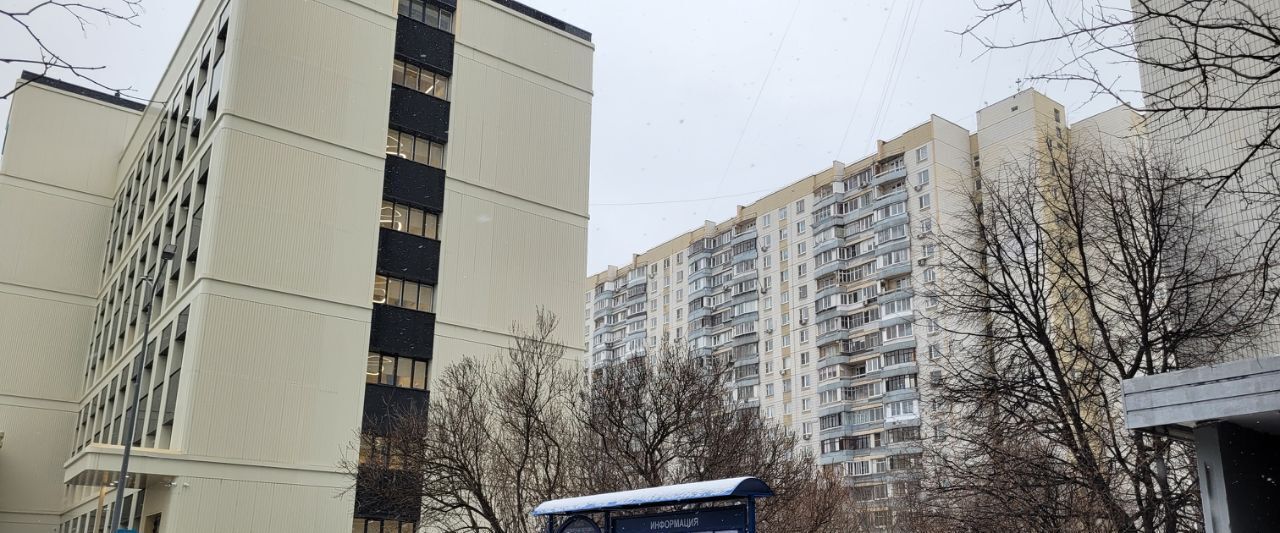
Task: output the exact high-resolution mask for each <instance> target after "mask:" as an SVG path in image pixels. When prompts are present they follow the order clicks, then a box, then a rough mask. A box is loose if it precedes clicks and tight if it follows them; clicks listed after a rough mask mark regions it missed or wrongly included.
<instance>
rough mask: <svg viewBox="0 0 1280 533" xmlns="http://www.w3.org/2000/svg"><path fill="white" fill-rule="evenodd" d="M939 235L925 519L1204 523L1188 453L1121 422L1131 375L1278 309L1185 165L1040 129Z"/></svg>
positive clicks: (1193, 352)
mask: <svg viewBox="0 0 1280 533" xmlns="http://www.w3.org/2000/svg"><path fill="white" fill-rule="evenodd" d="M1037 154H1039V155H1036V156H1033V157H1031V158H1029V162H1028V163H1027V164H1025V165H1023V166H1020V167H1016V168H1005V169H1001V172H1000V177H999V178H998V179H995V178H993V177H992V176H990V175H988V176H983V177H981V178H980V179H979V183H980V185H981V187H980V190H978V191H971V195H970V198H971V201H970V202H969V203H968V204H967V206H966V207H965V208H964V209H963V210H962V212H960V213H956V214H955V218H956V220H957V223H956V224H953V225H952V227H951V229H950V230H948V232H947V233H945V234H944V235H942V237H941V239H940V241H941V242H940V247H941V248H942V249H943V252H944V254H943V255H944V260H943V261H941V265H942V266H941V275H940V283H939V285H938V287H937V288H936V289H935V290H934V295H936V296H937V297H938V298H939V301H940V303H941V306H942V309H943V316H945V317H947V320H946V321H944V322H943V324H944V327H945V329H947V330H948V331H950V332H951V333H952V335H953V336H954V338H955V344H954V345H953V346H952V349H951V350H950V352H951V353H950V354H949V357H948V358H947V359H946V360H945V361H943V362H941V364H942V366H943V367H944V374H945V376H946V377H945V380H944V381H943V383H942V384H941V386H940V387H938V390H937V392H936V394H937V396H938V398H939V400H940V402H942V404H943V405H945V406H948V407H949V408H950V409H951V410H952V411H951V417H952V418H953V419H954V420H959V421H960V422H957V423H953V424H951V425H950V428H951V430H950V431H949V432H948V434H947V435H945V438H946V441H945V442H941V443H935V444H937V445H936V446H934V448H935V450H933V453H930V454H928V455H927V459H928V460H927V461H926V462H927V464H928V466H927V468H928V470H929V472H930V474H932V475H929V476H926V479H927V480H928V487H927V488H926V490H927V492H929V493H930V498H928V500H929V501H928V502H926V504H925V505H923V509H922V510H921V514H922V515H924V516H926V517H932V518H933V519H934V520H935V521H942V522H944V523H949V524H951V525H952V526H954V527H955V528H956V529H975V530H989V529H992V528H995V529H1005V528H1012V529H1016V530H1026V531H1097V530H1105V531H1142V532H1155V531H1164V532H1174V531H1194V530H1196V528H1197V527H1198V525H1197V517H1198V512H1199V506H1198V491H1197V489H1196V480H1195V472H1194V468H1193V464H1194V463H1193V460H1194V458H1193V456H1192V455H1191V453H1192V452H1191V450H1190V449H1189V448H1188V447H1187V446H1186V445H1185V444H1183V443H1181V442H1178V441H1175V440H1172V439H1170V438H1169V437H1167V436H1160V435H1149V434H1140V433H1134V432H1130V431H1127V430H1126V429H1125V428H1124V424H1123V420H1122V418H1121V416H1122V409H1121V405H1120V401H1121V396H1120V382H1121V381H1122V380H1124V379H1128V378H1131V377H1134V376H1138V375H1144V374H1153V373H1159V372H1165V371H1169V370H1173V369H1177V368H1185V367H1188V366H1195V365H1199V364H1204V363H1208V362H1213V361H1214V360H1216V358H1220V357H1223V356H1224V354H1229V353H1231V352H1233V351H1236V350H1239V349H1241V348H1242V347H1246V346H1248V345H1249V344H1250V343H1252V342H1254V341H1255V340H1256V338H1257V335H1258V334H1259V331H1260V330H1261V329H1262V328H1263V326H1265V325H1267V324H1268V323H1269V321H1271V320H1273V319H1274V318H1275V310H1276V291H1275V288H1276V287H1275V283H1274V280H1272V279H1271V274H1272V273H1273V269H1272V268H1271V267H1272V265H1271V264H1270V263H1269V261H1268V258H1269V254H1268V253H1266V252H1260V251H1259V250H1258V248H1257V247H1247V246H1238V243H1233V242H1231V241H1230V240H1225V241H1224V240H1223V238H1222V236H1221V235H1216V234H1214V233H1212V232H1208V231H1205V230H1204V227H1203V226H1202V223H1203V220H1202V219H1200V218H1198V217H1199V216H1200V215H1201V213H1202V212H1203V205H1204V202H1205V198H1206V197H1207V196H1209V195H1211V194H1212V192H1210V191H1207V190H1205V189H1204V188H1201V187H1199V186H1198V185H1196V184H1195V183H1194V182H1193V180H1192V179H1190V177H1189V176H1188V175H1187V174H1186V173H1185V172H1184V171H1181V170H1179V167H1178V165H1177V164H1175V163H1174V162H1171V161H1169V160H1168V159H1164V158H1159V157H1154V156H1152V155H1151V154H1149V153H1146V152H1144V151H1142V150H1140V149H1137V150H1134V151H1131V152H1125V153H1122V154H1116V153H1105V152H1100V151H1090V150H1085V149H1082V148H1075V147H1066V148H1063V147H1061V146H1060V145H1058V144H1057V143H1055V142H1046V144H1045V146H1044V147H1043V148H1042V150H1039V151H1037Z"/></svg>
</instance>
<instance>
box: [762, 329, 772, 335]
mask: <svg viewBox="0 0 1280 533" xmlns="http://www.w3.org/2000/svg"><path fill="white" fill-rule="evenodd" d="M764 332H765V333H766V334H773V328H769V329H766V330H764Z"/></svg>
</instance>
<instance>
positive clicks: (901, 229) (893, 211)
mask: <svg viewBox="0 0 1280 533" xmlns="http://www.w3.org/2000/svg"><path fill="white" fill-rule="evenodd" d="M1134 121H1135V120H1134V115H1133V113H1131V112H1129V111H1126V110H1112V111H1108V112H1105V113H1102V114H1099V115H1097V116H1094V117H1090V118H1088V119H1085V120H1082V121H1080V122H1078V123H1077V125H1078V126H1080V127H1082V128H1083V129H1087V130H1089V131H1091V132H1094V133H1101V132H1106V134H1107V135H1110V136H1113V137H1116V138H1119V137H1121V136H1123V134H1122V133H1120V132H1118V131H1115V130H1116V128H1120V127H1122V126H1121V125H1125V126H1124V127H1131V126H1132V124H1133V123H1134ZM977 125H978V127H977V131H975V132H970V131H968V130H966V129H965V128H962V127H960V126H958V125H956V124H955V123H952V122H950V121H947V120H945V119H943V118H940V117H937V116H932V117H930V118H929V120H928V121H926V122H925V123H923V124H921V125H919V126H916V127H914V128H912V129H910V130H908V131H906V132H904V133H903V134H901V135H899V136H897V137H894V138H892V139H889V140H886V141H882V142H880V143H879V144H878V146H877V151H876V153H874V154H870V155H868V156H865V157H863V158H862V159H859V160H858V161H855V162H853V163H848V164H846V163H842V162H838V161H837V162H835V163H833V164H832V166H831V167H830V168H827V169H824V170H822V171H821V172H818V173H817V174H814V175H811V176H807V177H804V178H802V179H800V180H798V181H795V182H793V183H791V184H789V185H787V186H785V187H783V188H781V189H779V190H778V191H776V192H774V193H771V194H768V195H766V196H764V197H763V198H761V199H759V200H757V201H755V202H753V203H751V204H748V205H744V206H739V207H738V213H737V215H736V216H734V217H733V218H731V219H728V220H725V221H721V222H718V223H717V222H711V221H708V222H707V223H706V224H705V225H704V226H703V227H701V228H698V229H695V230H693V231H690V232H688V233H685V234H682V235H679V236H677V237H675V238H674V239H671V240H669V241H667V242H665V243H663V244H660V245H658V246H656V247H654V248H652V249H650V250H648V251H645V252H642V253H638V254H636V255H634V256H633V258H632V261H631V263H630V264H627V265H623V266H620V267H610V268H609V269H607V270H606V271H604V272H600V273H597V274H595V275H593V276H590V277H588V278H587V281H586V287H585V291H584V303H585V305H584V314H585V315H586V322H585V324H584V328H583V332H584V335H585V348H586V350H587V359H586V369H587V371H588V372H589V373H596V372H603V371H605V369H607V367H608V366H609V365H611V364H615V363H618V362H620V361H627V360H631V359H634V358H638V357H645V356H646V355H647V354H649V353H650V352H651V351H652V350H655V349H656V348H657V347H658V345H659V343H660V342H662V339H663V338H670V339H672V340H676V341H678V342H685V343H688V345H689V346H691V347H692V349H693V351H694V353H695V354H696V355H699V356H709V357H716V358H718V359H720V360H722V361H730V362H731V363H732V365H733V380H732V390H731V391H730V394H731V396H732V398H733V399H734V400H735V401H737V402H739V403H740V404H741V405H742V406H743V407H744V408H750V409H755V410H758V412H759V414H760V415H761V416H764V417H766V418H768V419H771V420H773V421H776V422H777V423H779V424H781V425H782V426H783V427H785V428H787V429H789V430H790V431H792V432H793V433H794V434H795V435H796V436H797V437H799V443H800V444H799V445H800V447H801V448H802V449H803V450H805V451H808V452H811V453H813V454H814V455H815V456H816V457H818V459H819V462H820V463H821V464H823V465H825V466H826V467H828V468H836V469H838V471H839V472H841V473H842V474H844V475H845V476H847V479H848V481H849V482H850V484H851V485H852V487H853V490H854V491H855V494H856V496H857V497H858V498H859V499H860V500H863V501H865V502H866V503H867V504H868V505H869V508H870V509H872V510H873V513H874V515H873V516H874V518H873V521H874V522H875V523H877V524H880V525H888V524H889V523H890V522H891V520H892V518H891V516H890V512H891V509H889V505H888V502H891V501H892V499H893V498H895V497H899V496H903V495H905V494H907V493H910V492H911V491H913V490H914V488H913V483H912V481H911V479H912V475H911V473H912V471H913V470H915V469H917V468H918V466H919V464H920V457H921V455H920V454H921V452H922V445H921V444H922V443H921V441H922V439H934V438H938V439H941V438H944V436H945V435H946V430H947V428H946V427H945V422H942V421H943V420H945V417H941V416H940V417H934V420H935V422H932V423H931V422H929V420H930V418H931V417H930V416H929V415H930V413H929V410H930V405H929V402H928V401H927V392H928V387H929V386H930V385H929V384H930V383H931V382H936V380H938V379H941V370H940V369H939V367H938V366H937V365H936V362H937V361H938V360H939V359H940V358H943V357H949V356H950V354H949V351H950V349H951V343H950V342H948V335H947V334H946V333H945V332H944V331H943V328H942V327H940V325H939V324H938V323H937V322H936V320H937V319H939V318H940V317H938V316H937V313H936V311H937V309H938V302H937V301H936V300H935V299H933V298H930V297H928V296H927V294H928V292H929V287H931V286H934V285H935V284H937V283H938V281H939V276H940V269H939V268H937V265H938V260H939V255H940V254H939V249H938V242H937V235H938V233H939V232H941V231H944V230H945V228H947V227H949V225H951V224H955V221H954V218H953V217H954V216H955V215H956V213H957V212H958V211H962V210H963V208H964V206H965V205H967V204H968V202H969V198H968V196H967V195H966V193H964V192H963V191H972V190H973V188H974V180H975V176H976V175H977V173H978V172H979V171H980V170H981V169H982V168H985V167H992V168H999V167H1000V166H1001V165H1004V164H1006V163H1010V162H1016V161H1022V160H1025V159H1026V158H1028V157H1030V155H1029V154H1031V153H1032V151H1034V150H1036V149H1037V147H1038V146H1041V145H1043V143H1044V142H1045V139H1054V138H1059V139H1065V138H1066V136H1067V134H1068V132H1069V129H1070V128H1069V127H1068V124H1067V122H1066V114H1065V111H1064V109H1063V107H1062V106H1061V105H1060V104H1058V103H1057V102H1055V101H1053V100H1051V99H1049V98H1048V97H1046V96H1044V95H1043V94H1040V93H1038V92H1036V91H1033V90H1026V91H1022V92H1020V93H1018V94H1016V95H1014V96H1011V97H1009V98H1006V99H1004V100H1002V101H1000V102H996V103H994V104H991V105H989V106H987V107H985V108H983V109H982V110H980V111H978V114H977Z"/></svg>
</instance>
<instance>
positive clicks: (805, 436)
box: [800, 433, 813, 440]
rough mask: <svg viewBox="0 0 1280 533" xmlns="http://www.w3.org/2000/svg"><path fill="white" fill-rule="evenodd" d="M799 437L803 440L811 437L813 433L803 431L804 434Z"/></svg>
mask: <svg viewBox="0 0 1280 533" xmlns="http://www.w3.org/2000/svg"><path fill="white" fill-rule="evenodd" d="M800 438H802V439H804V440H809V439H811V438H813V433H805V434H804V436H802V437H800Z"/></svg>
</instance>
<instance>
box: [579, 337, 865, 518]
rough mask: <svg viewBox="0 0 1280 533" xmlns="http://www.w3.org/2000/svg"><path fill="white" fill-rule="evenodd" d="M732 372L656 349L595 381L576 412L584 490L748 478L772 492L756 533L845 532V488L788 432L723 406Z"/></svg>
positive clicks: (677, 350)
mask: <svg viewBox="0 0 1280 533" xmlns="http://www.w3.org/2000/svg"><path fill="white" fill-rule="evenodd" d="M731 371H732V366H731V365H730V364H727V363H726V362H725V361H723V360H718V359H716V358H712V357H706V358H700V357H696V356H694V355H693V354H692V353H691V352H690V350H688V349H687V348H685V347H684V346H682V345H679V344H675V343H670V342H664V343H662V345H661V346H660V347H659V348H658V349H657V350H656V351H654V352H653V353H651V354H650V355H649V356H647V357H643V358H636V359H632V360H630V361H628V362H625V363H621V364H619V365H617V366H614V367H611V368H608V369H606V370H605V371H604V372H602V373H601V374H600V375H599V376H597V377H596V379H595V380H594V381H593V383H592V385H591V387H590V390H589V391H588V393H587V396H586V399H585V401H584V404H585V407H584V409H583V410H582V411H581V416H582V428H583V438H584V440H583V444H582V446H580V447H579V448H580V449H581V450H583V453H584V455H583V458H584V459H585V461H586V462H587V463H588V464H590V465H594V468H593V469H592V473H591V474H590V475H588V476H587V477H586V478H585V480H584V481H585V487H584V489H585V490H584V492H606V491H614V490H626V489H635V488H642V487H651V486H656V485H666V484H674V483H688V482H693V481H703V480H709V479H719V478H727V477H736V476H756V477H759V478H761V479H763V480H765V482H767V483H768V484H769V485H770V487H772V488H773V489H774V491H775V492H776V493H777V496H776V497H773V498H766V499H765V500H764V501H763V502H761V506H760V520H761V524H762V525H761V529H762V530H764V531H776V532H796V533H818V532H826V531H832V532H834V531H849V530H850V529H849V526H850V524H851V522H852V520H851V515H850V512H851V510H852V508H851V506H850V494H849V490H848V489H847V488H846V487H844V486H843V485H842V484H841V482H840V479H839V478H838V477H833V476H831V475H829V474H828V473H824V472H820V471H819V470H818V469H817V467H816V466H815V464H814V460H813V458H812V457H811V456H810V455H808V454H799V453H797V452H796V441H795V437H794V436H793V435H791V434H790V433H789V432H787V431H785V430H783V429H782V428H780V427H778V426H776V425H774V424H773V423H772V422H770V421H769V420H767V419H765V418H764V417H762V416H760V413H759V412H758V410H757V409H754V408H744V406H742V405H738V404H735V403H733V402H731V401H729V400H728V392H729V388H728V386H727V383H728V380H729V377H730V372H731Z"/></svg>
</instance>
